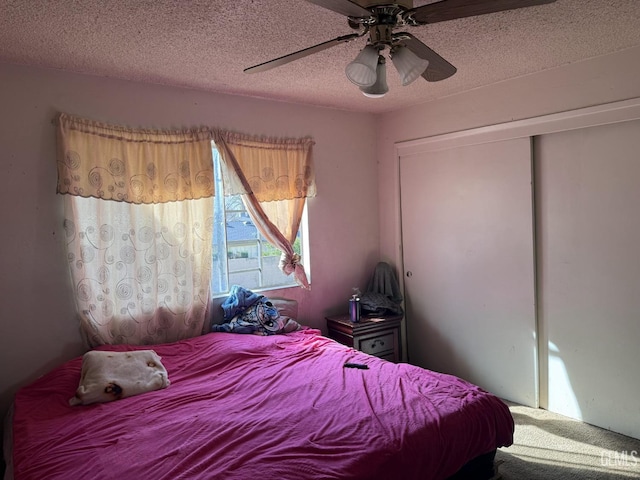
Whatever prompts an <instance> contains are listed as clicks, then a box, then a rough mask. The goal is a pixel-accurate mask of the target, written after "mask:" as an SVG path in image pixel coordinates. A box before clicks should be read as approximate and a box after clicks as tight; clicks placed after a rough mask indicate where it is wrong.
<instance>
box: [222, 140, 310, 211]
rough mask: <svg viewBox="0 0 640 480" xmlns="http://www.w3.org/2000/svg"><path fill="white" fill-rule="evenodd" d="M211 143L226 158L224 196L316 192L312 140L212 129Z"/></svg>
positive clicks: (263, 198)
mask: <svg viewBox="0 0 640 480" xmlns="http://www.w3.org/2000/svg"><path fill="white" fill-rule="evenodd" d="M214 142H215V144H216V146H217V147H218V150H219V151H220V153H221V154H222V156H223V158H224V159H225V165H226V170H227V171H223V174H224V176H225V178H224V180H225V195H238V194H246V193H253V194H254V195H255V196H256V198H257V200H258V201H259V202H270V201H277V200H291V199H294V198H305V197H313V196H315V195H316V183H315V174H314V169H313V158H312V155H311V153H312V147H313V144H314V142H313V140H312V139H310V138H302V139H271V138H259V137H252V136H248V135H243V134H239V133H233V132H226V131H215V132H214ZM228 170H232V171H235V174H230V172H229V171H228Z"/></svg>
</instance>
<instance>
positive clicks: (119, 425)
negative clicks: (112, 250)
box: [13, 330, 513, 480]
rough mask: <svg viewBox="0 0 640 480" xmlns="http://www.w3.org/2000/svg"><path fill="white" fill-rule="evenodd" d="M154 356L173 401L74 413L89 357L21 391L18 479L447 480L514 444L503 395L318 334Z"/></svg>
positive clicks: (217, 340) (185, 345)
mask: <svg viewBox="0 0 640 480" xmlns="http://www.w3.org/2000/svg"><path fill="white" fill-rule="evenodd" d="M141 348H149V347H131V346H116V347H113V346H112V347H110V348H103V349H105V350H107V349H111V350H118V351H122V350H135V349H141ZM153 348H154V350H155V351H156V352H157V353H158V354H159V355H160V356H161V357H162V362H163V364H164V365H165V367H166V368H167V371H168V373H169V378H170V380H171V385H170V386H169V387H168V388H167V389H164V390H158V391H154V392H149V393H144V394H142V395H138V396H134V397H130V398H125V399H122V400H117V401H114V402H111V403H105V404H94V405H89V406H74V407H71V406H69V404H68V400H69V398H71V397H72V396H73V395H74V392H75V389H76V387H77V385H78V381H79V378H80V368H81V358H77V359H74V360H72V361H70V362H68V363H66V364H64V365H62V366H61V367H59V368H57V369H55V370H54V371H52V372H51V373H49V374H47V375H45V376H44V377H42V378H40V379H38V380H37V381H36V382H35V383H33V384H32V385H30V386H28V387H25V388H23V389H22V390H21V391H19V392H18V394H17V396H16V400H15V415H14V430H13V433H14V456H13V459H14V476H15V480H26V479H37V480H42V479H64V480H75V479H94V480H97V479H118V480H126V479H149V480H163V479H166V480H176V479H187V478H188V479H225V480H226V479H249V480H254V479H255V480H258V479H274V480H276V479H277V480H282V479H295V480H300V479H331V478H334V479H384V480H388V479H392V478H402V479H414V478H415V479H418V478H420V479H442V478H446V477H447V476H449V475H451V474H453V473H454V472H455V471H457V470H458V469H459V468H460V467H461V466H462V465H463V464H464V463H466V462H467V461H468V460H470V459H472V458H474V457H476V456H478V455H480V454H484V453H487V452H490V451H492V450H493V449H495V448H496V447H500V446H508V445H510V444H511V442H512V435H513V420H512V417H511V415H510V413H509V410H508V408H507V406H506V405H505V404H504V403H502V402H501V401H500V400H499V399H497V398H496V397H494V396H492V395H490V394H488V393H486V392H484V391H483V390H481V389H480V388H478V387H476V386H473V385H470V384H468V383H466V382H464V381H462V380H460V379H457V378H455V377H452V376H448V375H442V374H437V373H434V372H430V371H427V370H423V369H420V368H418V367H414V366H411V365H407V364H398V365H396V364H393V363H389V362H386V361H383V360H380V359H378V358H375V357H371V356H368V355H365V354H363V353H361V352H358V351H355V350H353V349H350V348H347V347H344V346H342V345H339V344H338V343H336V342H334V341H333V340H330V339H327V338H325V337H322V336H320V335H319V332H318V331H316V330H306V331H301V332H296V333H292V334H288V335H276V336H272V337H260V336H254V335H238V334H229V333H210V334H208V335H205V336H202V337H197V338H193V339H190V340H185V341H181V342H177V343H174V344H167V345H156V346H154V347H153ZM347 361H349V362H359V363H364V364H367V365H368V366H369V369H368V370H359V369H351V368H344V367H343V364H344V363H345V362H347Z"/></svg>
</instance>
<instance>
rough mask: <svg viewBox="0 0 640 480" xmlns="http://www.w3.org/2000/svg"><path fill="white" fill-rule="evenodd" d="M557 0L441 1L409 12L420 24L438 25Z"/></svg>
mask: <svg viewBox="0 0 640 480" xmlns="http://www.w3.org/2000/svg"><path fill="white" fill-rule="evenodd" d="M555 1H556V0H441V1H439V2H436V3H430V4H429V5H423V6H422V7H417V8H414V9H413V10H410V11H409V12H407V15H410V14H412V15H411V16H412V17H413V19H414V20H416V21H417V22H418V23H422V24H425V23H436V22H445V21H447V20H455V19H456V18H464V17H473V16H475V15H484V14H486V13H495V12H501V11H503V10H513V9H516V8H523V7H533V6H536V5H544V4H546V3H553V2H555Z"/></svg>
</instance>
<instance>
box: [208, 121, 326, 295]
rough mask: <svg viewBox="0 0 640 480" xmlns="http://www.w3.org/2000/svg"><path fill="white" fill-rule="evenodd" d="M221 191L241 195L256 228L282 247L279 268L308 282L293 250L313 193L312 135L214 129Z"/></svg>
mask: <svg viewBox="0 0 640 480" xmlns="http://www.w3.org/2000/svg"><path fill="white" fill-rule="evenodd" d="M213 135H214V142H215V144H216V146H217V148H218V150H219V152H220V155H221V157H222V160H223V165H224V168H223V176H224V181H225V194H226V195H240V196H241V198H242V201H243V203H244V205H245V208H246V209H247V212H248V213H249V215H250V216H251V219H252V220H253V222H254V223H255V225H256V227H257V228H258V230H259V231H260V233H261V234H262V235H263V236H264V237H265V238H266V239H267V241H268V242H269V243H270V244H272V245H273V246H274V247H276V248H278V249H280V250H281V251H282V256H281V258H280V269H281V270H282V271H283V272H284V273H285V274H287V275H290V274H293V276H294V278H295V280H296V282H297V283H298V284H299V285H301V286H302V287H304V288H307V289H308V288H310V285H309V282H308V279H307V275H306V273H305V271H304V267H303V266H302V264H301V263H300V256H299V255H298V254H296V253H295V252H294V250H293V246H292V245H293V242H294V241H295V238H296V235H297V233H298V228H299V227H300V221H301V218H302V212H303V210H304V206H305V201H306V198H307V197H312V196H315V194H316V186H315V174H314V169H313V160H312V147H313V143H314V142H313V140H311V139H310V138H303V139H264V138H257V137H252V136H248V135H242V134H237V133H232V132H226V131H221V130H216V131H214V132H213Z"/></svg>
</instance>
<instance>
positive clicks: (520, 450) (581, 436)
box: [496, 403, 640, 480]
mask: <svg viewBox="0 0 640 480" xmlns="http://www.w3.org/2000/svg"><path fill="white" fill-rule="evenodd" d="M509 408H510V409H511V413H512V415H513V418H514V420H515V423H516V429H515V435H514V444H513V445H512V446H510V447H508V448H501V449H499V450H498V453H497V455H496V462H501V463H500V466H499V467H498V474H499V477H498V478H501V479H502V480H538V479H540V480H591V479H593V480H623V479H624V480H626V479H630V478H635V479H640V440H638V439H635V438H631V437H626V436H624V435H620V434H617V433H613V432H611V431H609V430H604V429H602V428H598V427H594V426H592V425H588V424H586V423H583V422H580V421H577V420H573V419H571V418H567V417H563V416H561V415H557V414H554V413H550V412H548V411H546V410H542V409H535V408H529V407H523V406H521V405H516V404H512V403H509Z"/></svg>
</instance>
